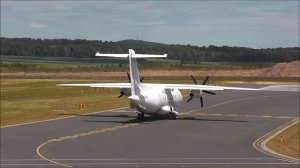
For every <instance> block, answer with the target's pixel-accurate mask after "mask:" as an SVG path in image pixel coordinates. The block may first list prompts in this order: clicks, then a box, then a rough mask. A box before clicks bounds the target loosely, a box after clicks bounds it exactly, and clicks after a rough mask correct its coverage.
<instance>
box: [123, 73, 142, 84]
mask: <svg viewBox="0 0 300 168" xmlns="http://www.w3.org/2000/svg"><path fill="white" fill-rule="evenodd" d="M127 78H128V81H129V83H131V80H130V74H129V73H128V72H127ZM144 79H145V78H144V77H142V78H141V79H140V82H143V80H144Z"/></svg>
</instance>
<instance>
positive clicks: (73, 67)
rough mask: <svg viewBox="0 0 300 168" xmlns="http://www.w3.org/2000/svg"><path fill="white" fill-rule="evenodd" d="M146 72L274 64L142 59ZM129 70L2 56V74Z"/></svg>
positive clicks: (107, 63) (118, 63)
mask: <svg viewBox="0 0 300 168" xmlns="http://www.w3.org/2000/svg"><path fill="white" fill-rule="evenodd" d="M138 64H139V65H140V66H141V68H140V69H141V70H143V69H153V68H155V69H163V70H170V69H172V70H174V69H175V70H176V69H179V70H182V69H191V70H212V69H226V70H231V69H258V68H266V67H271V66H272V65H274V63H268V62H267V63H263V62H260V63H257V62H201V63H199V64H180V61H179V60H170V59H140V60H139V61H138ZM91 70H96V71H104V72H106V71H127V70H128V60H126V59H112V58H69V57H31V56H26V57H22V56H1V72H16V71H26V72H41V71H42V72H43V71H46V72H49V71H54V72H57V71H91Z"/></svg>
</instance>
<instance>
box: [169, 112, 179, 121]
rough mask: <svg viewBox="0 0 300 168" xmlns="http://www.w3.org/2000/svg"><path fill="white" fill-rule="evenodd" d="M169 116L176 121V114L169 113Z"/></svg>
mask: <svg viewBox="0 0 300 168" xmlns="http://www.w3.org/2000/svg"><path fill="white" fill-rule="evenodd" d="M169 116H170V118H171V119H172V120H176V119H177V116H176V115H175V113H169Z"/></svg>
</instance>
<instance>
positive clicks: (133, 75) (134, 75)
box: [128, 49, 140, 95]
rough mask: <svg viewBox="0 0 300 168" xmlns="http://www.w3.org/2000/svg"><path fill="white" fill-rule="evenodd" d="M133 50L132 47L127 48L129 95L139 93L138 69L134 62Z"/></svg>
mask: <svg viewBox="0 0 300 168" xmlns="http://www.w3.org/2000/svg"><path fill="white" fill-rule="evenodd" d="M134 57H135V52H134V50H132V49H129V55H128V59H129V68H130V81H131V95H139V94H140V87H139V85H140V76H139V71H138V66H137V63H136V59H135V58H134Z"/></svg>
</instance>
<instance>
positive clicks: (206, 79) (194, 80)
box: [187, 75, 216, 107]
mask: <svg viewBox="0 0 300 168" xmlns="http://www.w3.org/2000/svg"><path fill="white" fill-rule="evenodd" d="M191 78H192V80H193V82H194V84H195V85H197V84H198V82H197V80H196V79H195V77H194V76H193V75H191ZM208 79H209V76H206V77H205V79H204V80H203V82H202V85H206V83H207V81H208ZM201 91H202V92H203V93H206V94H211V95H216V93H215V92H213V91H209V90H200V103H201V107H203V97H202V94H201ZM193 98H194V93H193V92H192V91H191V92H190V98H189V99H188V100H187V102H190V101H191V100H192V99H193Z"/></svg>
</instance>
